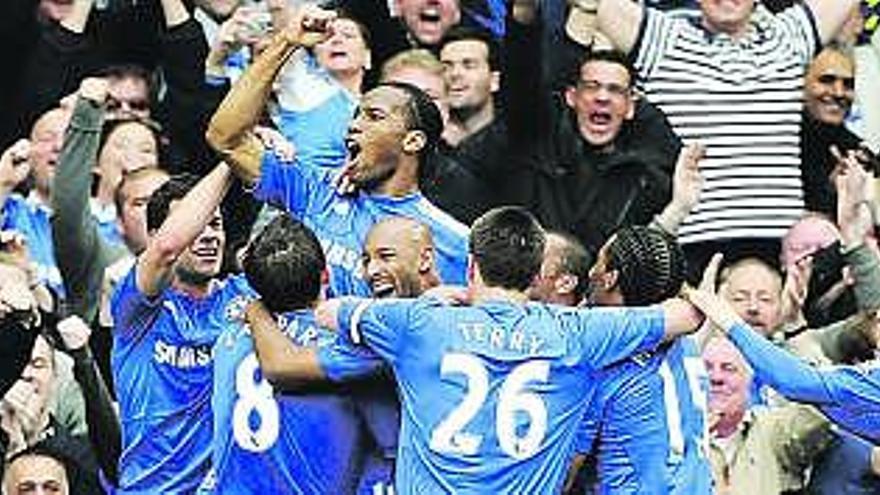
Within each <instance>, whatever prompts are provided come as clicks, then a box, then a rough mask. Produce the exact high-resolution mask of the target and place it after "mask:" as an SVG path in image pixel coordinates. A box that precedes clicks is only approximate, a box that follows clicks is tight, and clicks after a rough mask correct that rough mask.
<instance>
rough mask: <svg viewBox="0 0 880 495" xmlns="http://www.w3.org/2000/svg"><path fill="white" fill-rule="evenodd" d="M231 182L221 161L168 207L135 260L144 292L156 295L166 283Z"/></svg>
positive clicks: (230, 173)
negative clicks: (156, 228)
mask: <svg viewBox="0 0 880 495" xmlns="http://www.w3.org/2000/svg"><path fill="white" fill-rule="evenodd" d="M231 182H232V171H231V170H230V169H229V166H228V165H226V164H225V163H222V162H221V163H220V164H218V165H217V166H216V167H215V168H214V170H213V171H211V173H210V174H208V175H207V176H205V177H204V178H203V179H202V180H200V181H199V182H198V184H196V186H195V187H194V188H193V189H192V190H191V191H190V192H188V193H187V194H186V196H184V197H183V198H182V199H181V200H180V201H176V202H175V204H174V205H173V207H172V208H170V211H169V212H168V217H167V218H166V219H165V222H164V223H162V226H161V227H159V230H158V231H156V232H155V233H154V234H153V235H152V236H150V240H149V241H148V242H147V248H146V249H145V250H144V252H143V253H142V254H141V255H140V257H138V260H137V286H138V289H139V290H140V291H141V292H142V293H143V294H144V295H146V296H148V297H149V296H155V295H157V294H159V293H160V292H161V291H162V290H163V289H164V288H165V287H166V286H167V285H168V283H169V282H170V280H171V271H172V267H173V265H174V262H175V261H176V260H177V258H178V256H180V255H181V254H182V253H183V252H184V250H186V249H187V248H188V247H189V245H190V244H191V243H192V242H193V241H194V240H195V239H196V237H198V236H199V234H200V233H201V232H202V230H203V229H204V228H205V226H206V225H208V222H210V221H211V220H212V219H213V218H214V215H215V214H216V213H217V209H218V208H219V206H220V202H221V201H222V200H223V196H224V195H225V194H226V190H227V189H228V188H229V185H230V183H231Z"/></svg>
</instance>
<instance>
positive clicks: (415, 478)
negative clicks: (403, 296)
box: [320, 299, 664, 494]
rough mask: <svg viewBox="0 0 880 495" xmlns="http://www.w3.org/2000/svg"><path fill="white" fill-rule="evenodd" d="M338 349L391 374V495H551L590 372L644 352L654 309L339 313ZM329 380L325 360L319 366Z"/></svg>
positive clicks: (374, 309) (656, 336)
mask: <svg viewBox="0 0 880 495" xmlns="http://www.w3.org/2000/svg"><path fill="white" fill-rule="evenodd" d="M339 325H340V331H339V338H340V339H341V340H343V341H346V342H349V343H351V344H355V345H365V346H367V347H369V348H370V349H372V350H373V351H375V352H376V353H377V354H378V355H380V356H381V357H382V358H383V359H385V360H386V361H387V362H388V363H389V364H390V366H391V368H392V369H393V370H394V374H395V377H396V380H397V384H398V390H399V393H400V400H401V410H402V411H401V416H402V418H401V431H400V440H399V441H400V446H399V450H398V459H397V465H396V491H397V493H398V494H424V493H493V494H506V493H511V494H512V493H529V494H540V493H558V491H559V489H560V488H561V484H562V482H563V478H564V476H565V473H566V472H567V469H568V463H569V461H570V458H571V455H572V454H573V450H574V448H573V447H574V437H575V430H576V428H577V425H578V422H579V421H580V419H581V417H582V413H583V410H584V408H585V407H586V406H587V404H588V403H589V402H590V400H591V398H592V396H593V393H594V390H592V388H591V387H589V384H588V383H584V380H585V379H586V378H588V377H589V376H590V375H591V373H593V372H594V371H595V370H596V369H598V368H601V367H603V366H607V365H609V364H611V363H613V362H616V361H619V360H621V359H623V358H625V357H627V356H629V355H630V354H633V353H635V352H640V351H645V350H649V349H653V348H654V347H655V346H656V345H657V344H658V343H659V342H660V340H661V339H662V337H663V332H664V320H663V312H662V310H661V309H659V308H656V307H655V308H642V309H635V308H609V309H605V308H603V309H590V310H574V309H570V308H562V307H553V306H547V305H541V304H537V303H529V304H527V305H520V304H512V303H509V302H501V301H498V302H485V303H481V304H477V305H475V306H470V307H456V306H449V305H446V304H444V303H443V302H440V301H435V300H430V299H416V300H388V301H377V302H372V303H370V302H364V301H356V300H355V301H345V302H343V304H342V307H341V308H340V313H339ZM320 363H321V366H322V368H323V369H324V371H325V372H326V373H327V374H328V376H330V377H331V378H333V377H334V376H335V375H336V374H337V372H336V370H335V366H334V363H333V361H332V360H328V359H323V356H322V359H320Z"/></svg>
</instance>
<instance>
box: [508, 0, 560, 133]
mask: <svg viewBox="0 0 880 495" xmlns="http://www.w3.org/2000/svg"><path fill="white" fill-rule="evenodd" d="M536 4H537V1H536V0H517V1H515V2H514V3H513V5H512V6H511V14H510V18H509V20H508V27H507V35H506V36H505V39H504V57H505V60H504V71H503V72H502V74H501V96H502V98H503V106H504V116H505V119H506V122H507V129H508V132H509V141H510V143H511V145H513V146H514V147H518V148H521V149H525V150H528V149H529V148H530V144H531V143H533V142H534V140H535V139H536V138H537V137H539V136H541V135H542V134H546V133H547V127H548V125H549V118H548V113H549V102H550V101H551V98H550V95H549V94H548V90H546V88H544V87H543V86H544V84H543V83H544V81H543V78H542V74H543V72H544V70H543V67H542V66H541V49H540V47H541V26H540V25H538V22H537V20H536V17H537V15H536V14H537V5H536Z"/></svg>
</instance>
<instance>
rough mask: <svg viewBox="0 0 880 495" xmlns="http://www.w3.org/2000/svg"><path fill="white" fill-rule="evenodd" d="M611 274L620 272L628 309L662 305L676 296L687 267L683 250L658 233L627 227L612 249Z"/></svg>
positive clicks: (652, 230)
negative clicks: (629, 307)
mask: <svg viewBox="0 0 880 495" xmlns="http://www.w3.org/2000/svg"><path fill="white" fill-rule="evenodd" d="M608 268H609V269H610V270H617V271H618V274H619V275H618V279H617V283H618V285H619V286H620V291H621V293H622V294H623V300H624V301H625V302H626V304H627V305H631V306H643V305H648V304H655V303H659V302H661V301H663V300H665V299H668V298H670V297H673V296H675V295H676V294H677V293H678V291H679V290H680V289H681V285H682V283H684V280H685V274H686V263H685V257H684V253H683V252H682V250H681V246H679V245H678V243H677V242H676V241H675V239H674V238H673V237H672V236H670V235H669V234H667V233H666V232H663V231H661V230H658V229H652V228H648V227H643V226H629V227H624V228H622V229H620V230H618V231H617V233H615V236H614V242H613V243H612V244H611V245H610V246H609V266H608Z"/></svg>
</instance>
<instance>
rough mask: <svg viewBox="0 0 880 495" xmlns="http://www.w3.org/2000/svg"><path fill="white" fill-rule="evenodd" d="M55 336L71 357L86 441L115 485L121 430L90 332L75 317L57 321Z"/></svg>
mask: <svg viewBox="0 0 880 495" xmlns="http://www.w3.org/2000/svg"><path fill="white" fill-rule="evenodd" d="M58 333H59V334H60V335H61V339H62V341H63V343H64V347H65V349H66V350H67V352H68V354H70V356H71V357H72V358H73V376H74V378H75V379H76V383H77V384H78V385H79V387H80V390H82V394H83V398H85V403H86V423H87V424H88V427H89V432H88V433H89V442H90V444H91V446H92V450H94V452H95V456H96V457H97V458H98V465H99V466H100V467H101V470H102V471H103V472H104V475H105V476H106V477H107V479H108V480H109V481H110V482H111V483H112V484H113V485H114V486H115V485H116V484H117V483H118V479H119V476H118V471H117V468H118V466H117V464H118V463H119V456H120V455H121V454H122V431H121V425H120V423H119V418H118V417H117V415H116V410H115V409H114V407H113V397H112V396H111V395H110V391H109V389H108V388H107V383H106V382H105V381H104V378H103V377H102V376H101V371H100V370H99V369H98V365H97V364H96V363H95V361H94V359H93V358H92V352H91V351H90V350H89V345H88V341H89V336H90V335H91V329H90V328H89V326H88V325H86V323H85V322H84V321H83V320H82V319H80V318H79V317H77V316H71V317H68V318H65V319H64V320H61V321H60V322H58Z"/></svg>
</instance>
